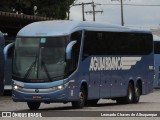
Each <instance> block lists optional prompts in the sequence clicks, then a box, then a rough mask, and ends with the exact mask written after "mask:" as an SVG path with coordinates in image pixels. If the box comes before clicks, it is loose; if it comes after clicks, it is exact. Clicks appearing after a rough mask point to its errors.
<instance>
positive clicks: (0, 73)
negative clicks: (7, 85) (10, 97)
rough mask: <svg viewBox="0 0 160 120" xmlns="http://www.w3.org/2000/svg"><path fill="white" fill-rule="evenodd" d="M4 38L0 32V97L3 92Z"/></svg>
mask: <svg viewBox="0 0 160 120" xmlns="http://www.w3.org/2000/svg"><path fill="white" fill-rule="evenodd" d="M4 42H5V41H4V36H3V34H2V32H1V31H0V95H3V92H4V54H3V49H4Z"/></svg>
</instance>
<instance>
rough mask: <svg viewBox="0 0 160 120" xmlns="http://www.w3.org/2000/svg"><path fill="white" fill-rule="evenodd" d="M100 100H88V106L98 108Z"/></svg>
mask: <svg viewBox="0 0 160 120" xmlns="http://www.w3.org/2000/svg"><path fill="white" fill-rule="evenodd" d="M98 101H99V99H95V100H87V101H86V104H85V105H86V106H96V105H97V103H98Z"/></svg>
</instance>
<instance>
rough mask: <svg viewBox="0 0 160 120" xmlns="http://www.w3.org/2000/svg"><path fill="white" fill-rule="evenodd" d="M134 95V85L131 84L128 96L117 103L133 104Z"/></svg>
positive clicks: (119, 99)
mask: <svg viewBox="0 0 160 120" xmlns="http://www.w3.org/2000/svg"><path fill="white" fill-rule="evenodd" d="M133 95H134V88H133V85H132V84H131V83H129V85H128V90H127V96H126V97H122V98H118V99H117V100H116V101H117V103H119V104H129V103H133Z"/></svg>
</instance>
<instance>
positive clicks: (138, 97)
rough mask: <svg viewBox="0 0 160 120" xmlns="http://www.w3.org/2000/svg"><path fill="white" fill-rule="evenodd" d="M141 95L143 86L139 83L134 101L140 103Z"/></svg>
mask: <svg viewBox="0 0 160 120" xmlns="http://www.w3.org/2000/svg"><path fill="white" fill-rule="evenodd" d="M140 96H141V88H140V85H139V84H137V85H136V87H135V91H134V96H133V103H138V102H139V99H140Z"/></svg>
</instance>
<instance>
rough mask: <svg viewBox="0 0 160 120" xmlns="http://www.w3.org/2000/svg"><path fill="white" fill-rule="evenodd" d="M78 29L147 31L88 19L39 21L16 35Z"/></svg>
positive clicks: (53, 32)
mask: <svg viewBox="0 0 160 120" xmlns="http://www.w3.org/2000/svg"><path fill="white" fill-rule="evenodd" d="M78 30H92V31H119V32H120V31H121V32H123V31H126V32H145V33H146V32H147V33H151V32H149V31H144V30H143V31H142V30H138V29H137V30H136V29H130V28H127V27H122V26H118V25H112V24H106V23H97V22H88V21H67V20H65V21H62V20H61V21H41V22H34V23H31V24H29V25H27V26H25V27H24V28H22V29H21V30H20V31H19V32H18V34H17V36H23V37H29V36H32V37H37V36H65V35H69V34H71V33H73V32H75V31H78Z"/></svg>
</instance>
